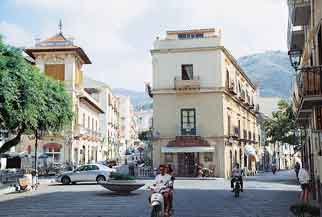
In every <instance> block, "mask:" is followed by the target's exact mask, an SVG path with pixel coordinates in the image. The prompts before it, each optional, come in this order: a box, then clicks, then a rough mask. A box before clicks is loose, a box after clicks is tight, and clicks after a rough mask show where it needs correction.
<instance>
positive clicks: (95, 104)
mask: <svg viewBox="0 0 322 217" xmlns="http://www.w3.org/2000/svg"><path fill="white" fill-rule="evenodd" d="M80 99H83V100H85V101H86V102H87V103H88V104H89V105H91V106H92V107H93V108H94V109H96V110H97V111H98V112H100V113H105V112H104V110H103V109H102V108H101V106H100V104H99V103H98V102H97V101H96V100H95V99H94V98H92V97H91V95H89V94H88V93H87V92H86V91H85V90H84V91H82V93H81V95H80Z"/></svg>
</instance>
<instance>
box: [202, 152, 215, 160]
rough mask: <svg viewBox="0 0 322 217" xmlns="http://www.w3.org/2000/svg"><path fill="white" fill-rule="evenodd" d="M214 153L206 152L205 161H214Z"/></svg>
mask: <svg viewBox="0 0 322 217" xmlns="http://www.w3.org/2000/svg"><path fill="white" fill-rule="evenodd" d="M213 157H214V155H213V153H212V152H206V153H204V161H205V162H212V161H213Z"/></svg>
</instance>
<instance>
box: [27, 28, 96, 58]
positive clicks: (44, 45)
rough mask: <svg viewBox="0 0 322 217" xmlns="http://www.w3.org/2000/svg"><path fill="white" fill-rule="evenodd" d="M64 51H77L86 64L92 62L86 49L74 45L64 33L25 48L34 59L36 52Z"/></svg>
mask: <svg viewBox="0 0 322 217" xmlns="http://www.w3.org/2000/svg"><path fill="white" fill-rule="evenodd" d="M64 51H74V52H76V53H77V54H78V55H79V56H80V58H81V59H82V60H83V61H84V64H91V63H92V62H91V61H90V59H89V57H88V56H87V54H86V53H85V52H84V50H83V49H82V48H81V47H79V46H76V45H74V44H73V42H72V41H71V40H69V39H67V38H66V37H65V36H64V35H63V34H62V33H59V34H56V35H54V36H51V37H49V38H47V39H46V40H44V41H40V42H38V43H37V44H36V46H35V47H32V48H26V49H25V52H26V53H27V54H28V55H29V56H30V57H32V58H33V59H35V56H34V53H39V52H64Z"/></svg>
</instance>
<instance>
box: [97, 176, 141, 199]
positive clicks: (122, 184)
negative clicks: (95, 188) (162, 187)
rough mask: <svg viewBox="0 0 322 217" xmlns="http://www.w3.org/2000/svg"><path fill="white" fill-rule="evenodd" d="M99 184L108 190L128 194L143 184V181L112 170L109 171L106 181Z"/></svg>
mask: <svg viewBox="0 0 322 217" xmlns="http://www.w3.org/2000/svg"><path fill="white" fill-rule="evenodd" d="M100 185H102V186H103V187H104V188H106V189H108V190H110V191H113V192H116V193H120V194H129V193H131V192H132V191H135V190H137V189H139V188H141V187H142V186H144V184H143V183H139V182H137V181H136V179H135V177H133V176H129V175H126V174H122V173H114V172H113V173H111V176H110V178H109V180H108V181H106V182H101V183H100Z"/></svg>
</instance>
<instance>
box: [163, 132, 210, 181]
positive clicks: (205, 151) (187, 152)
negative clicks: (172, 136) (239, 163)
mask: <svg viewBox="0 0 322 217" xmlns="http://www.w3.org/2000/svg"><path fill="white" fill-rule="evenodd" d="M214 152H215V148H214V147H212V146H210V145H209V144H208V142H207V141H205V140H203V139H201V138H200V137H195V136H191V137H188V136H184V138H183V137H180V138H179V137H177V138H176V140H173V141H170V142H169V143H168V145H167V146H163V147H162V148H161V153H162V156H163V158H164V160H163V162H164V163H166V164H170V165H172V166H173V168H174V171H175V173H176V175H177V176H180V177H195V176H197V175H198V166H201V167H203V168H204V167H206V168H208V167H211V166H213V162H214Z"/></svg>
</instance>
